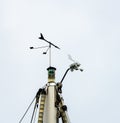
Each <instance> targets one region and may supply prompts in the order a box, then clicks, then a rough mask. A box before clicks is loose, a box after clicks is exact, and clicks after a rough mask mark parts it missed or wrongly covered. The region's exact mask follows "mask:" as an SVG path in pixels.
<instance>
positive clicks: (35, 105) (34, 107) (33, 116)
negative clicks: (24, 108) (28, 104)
mask: <svg viewBox="0 0 120 123" xmlns="http://www.w3.org/2000/svg"><path fill="white" fill-rule="evenodd" d="M36 108H37V102H35V106H34V110H33V113H32V117H31V121H30V123H32V121H33V119H34V114H35V112H36Z"/></svg>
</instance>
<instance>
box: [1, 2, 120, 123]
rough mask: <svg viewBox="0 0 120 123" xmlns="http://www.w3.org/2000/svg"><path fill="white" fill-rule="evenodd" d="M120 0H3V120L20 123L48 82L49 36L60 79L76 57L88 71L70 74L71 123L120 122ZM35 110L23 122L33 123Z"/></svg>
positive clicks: (66, 97)
mask: <svg viewBox="0 0 120 123" xmlns="http://www.w3.org/2000/svg"><path fill="white" fill-rule="evenodd" d="M119 6H120V1H119V0H60V1H57V0H0V44H1V45H0V97H1V98H0V123H7V122H9V123H18V122H19V120H20V118H21V117H22V115H23V113H24V112H25V110H26V108H27V106H28V105H29V104H30V102H31V101H32V99H33V98H34V96H35V94H36V92H37V90H38V89H39V88H40V87H42V86H44V85H45V84H46V82H47V71H46V68H47V67H48V65H49V64H48V55H46V56H45V55H43V54H42V52H43V51H44V49H40V50H30V49H29V47H30V46H46V43H45V42H43V41H41V40H39V39H38V37H39V34H40V32H42V33H43V34H44V36H45V38H46V39H48V40H50V41H52V42H53V43H54V44H56V45H58V46H59V47H60V48H61V50H57V49H52V66H54V67H56V68H57V71H56V82H59V81H60V80H61V78H62V76H63V74H64V72H65V70H66V69H67V68H68V67H69V65H70V64H71V63H72V61H70V60H69V59H68V56H67V55H68V54H71V56H72V57H73V59H75V60H76V61H78V62H80V63H81V67H83V68H84V72H83V73H81V72H79V71H75V72H73V73H72V72H69V73H68V75H67V77H66V78H65V80H64V82H63V83H64V86H63V97H64V100H65V103H66V105H67V106H68V112H69V117H70V119H71V123H119V122H120V75H119V74H120V34H119V33H120V7H119ZM31 113H32V109H31V110H30V112H29V114H28V115H27V116H26V119H25V120H24V121H23V123H29V121H30V118H31Z"/></svg>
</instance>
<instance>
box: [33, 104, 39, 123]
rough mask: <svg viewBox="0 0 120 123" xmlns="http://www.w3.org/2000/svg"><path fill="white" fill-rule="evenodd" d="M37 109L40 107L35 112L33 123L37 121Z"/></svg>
mask: <svg viewBox="0 0 120 123" xmlns="http://www.w3.org/2000/svg"><path fill="white" fill-rule="evenodd" d="M37 109H38V106H37V107H36V110H35V115H34V119H33V123H35V119H36V115H37Z"/></svg>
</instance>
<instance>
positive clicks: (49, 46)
mask: <svg viewBox="0 0 120 123" xmlns="http://www.w3.org/2000/svg"><path fill="white" fill-rule="evenodd" d="M49 66H51V44H49Z"/></svg>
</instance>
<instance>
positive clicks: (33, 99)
mask: <svg viewBox="0 0 120 123" xmlns="http://www.w3.org/2000/svg"><path fill="white" fill-rule="evenodd" d="M35 99H36V96H35V97H34V99H33V100H32V102H31V103H30V105H29V106H28V108H27V110H26V111H25V113H24V115H23V116H22V118H21V119H20V121H19V123H21V122H22V120H23V119H24V117H25V115H26V114H27V112H28V110H29V109H30V107H31V105H32V104H33V102H34V100H35Z"/></svg>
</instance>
